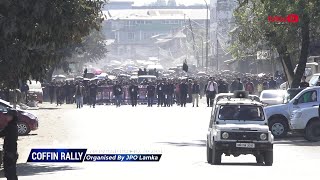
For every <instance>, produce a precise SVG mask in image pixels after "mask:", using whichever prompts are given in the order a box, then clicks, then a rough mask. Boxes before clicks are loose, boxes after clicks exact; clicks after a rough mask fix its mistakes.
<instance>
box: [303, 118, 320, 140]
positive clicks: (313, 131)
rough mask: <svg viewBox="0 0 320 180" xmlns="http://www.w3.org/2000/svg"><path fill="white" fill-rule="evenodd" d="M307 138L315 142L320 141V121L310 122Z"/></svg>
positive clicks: (306, 133) (307, 128)
mask: <svg viewBox="0 0 320 180" xmlns="http://www.w3.org/2000/svg"><path fill="white" fill-rule="evenodd" d="M305 139H306V140H308V141H313V142H317V141H320V121H313V122H311V123H309V124H308V126H307V127H306V132H305Z"/></svg>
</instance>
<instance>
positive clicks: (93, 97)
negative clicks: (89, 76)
mask: <svg viewBox="0 0 320 180" xmlns="http://www.w3.org/2000/svg"><path fill="white" fill-rule="evenodd" d="M97 92H98V85H97V83H96V82H94V81H92V82H91V83H90V85H89V100H90V101H89V102H90V107H91V106H92V107H93V108H95V107H96V101H97Z"/></svg>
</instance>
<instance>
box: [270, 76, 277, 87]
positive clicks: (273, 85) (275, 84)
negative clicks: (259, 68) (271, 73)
mask: <svg viewBox="0 0 320 180" xmlns="http://www.w3.org/2000/svg"><path fill="white" fill-rule="evenodd" d="M269 89H277V81H275V80H274V78H273V77H271V79H270V81H269Z"/></svg>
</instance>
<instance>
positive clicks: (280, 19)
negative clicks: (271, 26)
mask: <svg viewBox="0 0 320 180" xmlns="http://www.w3.org/2000/svg"><path fill="white" fill-rule="evenodd" d="M268 21H269V22H276V23H298V22H299V16H298V15H297V14H289V15H288V16H287V17H282V16H268Z"/></svg>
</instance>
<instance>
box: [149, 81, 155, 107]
mask: <svg viewBox="0 0 320 180" xmlns="http://www.w3.org/2000/svg"><path fill="white" fill-rule="evenodd" d="M155 91H156V88H155V87H154V85H153V84H152V82H150V83H148V86H147V98H148V107H152V105H153V100H154V96H155Z"/></svg>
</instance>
